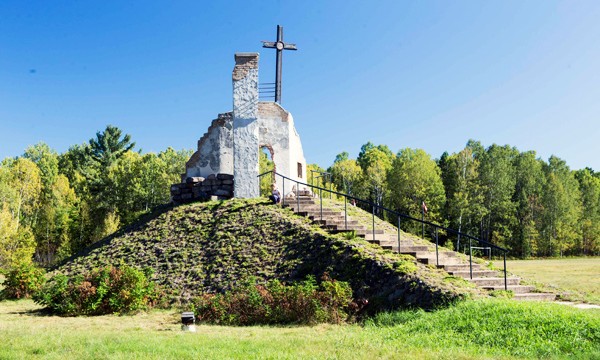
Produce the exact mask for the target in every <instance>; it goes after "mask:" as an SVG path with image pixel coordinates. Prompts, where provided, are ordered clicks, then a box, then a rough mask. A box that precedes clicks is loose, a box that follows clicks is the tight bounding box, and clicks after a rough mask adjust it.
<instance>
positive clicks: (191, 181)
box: [185, 176, 204, 184]
mask: <svg viewBox="0 0 600 360" xmlns="http://www.w3.org/2000/svg"><path fill="white" fill-rule="evenodd" d="M203 181H204V178H203V177H201V176H190V177H188V178H187V179H185V182H186V184H195V183H199V182H203Z"/></svg>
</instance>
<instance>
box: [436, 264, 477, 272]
mask: <svg viewBox="0 0 600 360" xmlns="http://www.w3.org/2000/svg"><path fill="white" fill-rule="evenodd" d="M442 268H443V269H444V270H446V271H447V272H450V271H469V270H470V267H469V264H456V265H446V266H444V267H442ZM479 269H481V265H479V264H475V263H473V270H479Z"/></svg>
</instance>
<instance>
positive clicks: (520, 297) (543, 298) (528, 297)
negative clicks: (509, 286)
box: [513, 293, 556, 301]
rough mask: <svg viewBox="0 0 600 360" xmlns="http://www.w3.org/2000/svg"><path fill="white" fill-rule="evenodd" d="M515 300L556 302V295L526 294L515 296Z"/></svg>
mask: <svg viewBox="0 0 600 360" xmlns="http://www.w3.org/2000/svg"><path fill="white" fill-rule="evenodd" d="M513 299H515V300H521V301H534V300H537V301H554V300H556V295H555V294H550V293H526V294H515V296H514V297H513Z"/></svg>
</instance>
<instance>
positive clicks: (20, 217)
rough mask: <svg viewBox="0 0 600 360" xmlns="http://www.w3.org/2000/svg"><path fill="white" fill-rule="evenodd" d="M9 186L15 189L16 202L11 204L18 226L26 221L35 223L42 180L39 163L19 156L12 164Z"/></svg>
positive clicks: (29, 223)
mask: <svg viewBox="0 0 600 360" xmlns="http://www.w3.org/2000/svg"><path fill="white" fill-rule="evenodd" d="M8 184H9V186H10V187H11V188H12V189H14V191H15V195H16V196H15V202H14V203H13V204H9V206H10V207H11V211H12V213H13V218H15V219H16V221H17V228H18V227H19V226H20V225H21V223H24V224H25V225H26V226H31V225H32V224H34V222H35V219H34V216H33V215H34V214H35V212H36V210H37V209H38V207H39V204H40V194H41V191H42V180H41V176H40V170H39V168H38V167H37V165H36V164H35V163H34V162H33V161H31V160H29V159H26V158H18V159H16V160H15V161H14V162H12V164H11V166H10V174H9V178H8Z"/></svg>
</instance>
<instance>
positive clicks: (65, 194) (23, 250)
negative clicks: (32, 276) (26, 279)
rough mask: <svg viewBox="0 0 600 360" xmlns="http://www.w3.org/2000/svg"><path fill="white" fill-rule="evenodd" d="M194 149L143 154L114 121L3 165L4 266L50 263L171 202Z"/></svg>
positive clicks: (0, 249)
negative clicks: (59, 148)
mask: <svg viewBox="0 0 600 360" xmlns="http://www.w3.org/2000/svg"><path fill="white" fill-rule="evenodd" d="M191 154H192V151H190V150H180V151H175V150H173V149H172V148H167V149H166V150H164V151H161V152H159V153H158V154H155V153H146V154H144V153H142V151H141V150H138V151H135V143H134V142H132V141H131V136H130V135H127V134H125V135H123V134H122V131H121V130H120V129H118V128H117V127H114V126H110V125H109V126H107V127H106V129H105V130H104V131H101V132H98V133H96V136H95V137H93V138H91V139H90V140H89V141H88V142H87V143H83V144H81V145H74V146H72V147H70V148H69V149H68V150H67V151H66V152H64V153H62V154H58V153H57V152H56V151H55V150H53V149H51V148H50V147H49V146H48V145H47V144H45V143H43V142H40V143H38V144H36V145H33V146H30V147H28V148H27V149H26V150H25V152H24V153H23V154H22V155H21V156H18V157H15V158H6V159H4V160H2V162H1V163H0V268H5V269H6V268H11V267H12V266H14V265H15V264H17V263H21V262H27V261H31V260H32V259H33V260H35V261H36V262H37V263H39V264H40V265H44V266H48V265H52V264H55V263H56V262H57V261H59V260H61V259H64V258H66V257H69V256H71V255H73V254H74V253H76V252H78V251H79V250H81V249H83V248H85V247H86V246H88V245H90V244H92V243H94V242H96V241H98V240H100V239H102V238H104V237H105V236H107V235H109V234H111V233H113V232H114V231H116V230H117V229H118V228H119V227H121V226H124V225H127V224H130V223H132V222H133V221H135V220H136V219H137V218H139V216H140V215H142V214H145V213H147V212H149V211H150V210H151V209H153V208H155V207H156V206H158V205H162V204H165V203H167V202H169V200H170V190H169V189H170V185H171V184H173V183H178V182H180V176H181V175H180V174H181V173H183V172H184V170H185V162H186V161H187V160H188V158H189V157H190V155H191Z"/></svg>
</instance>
